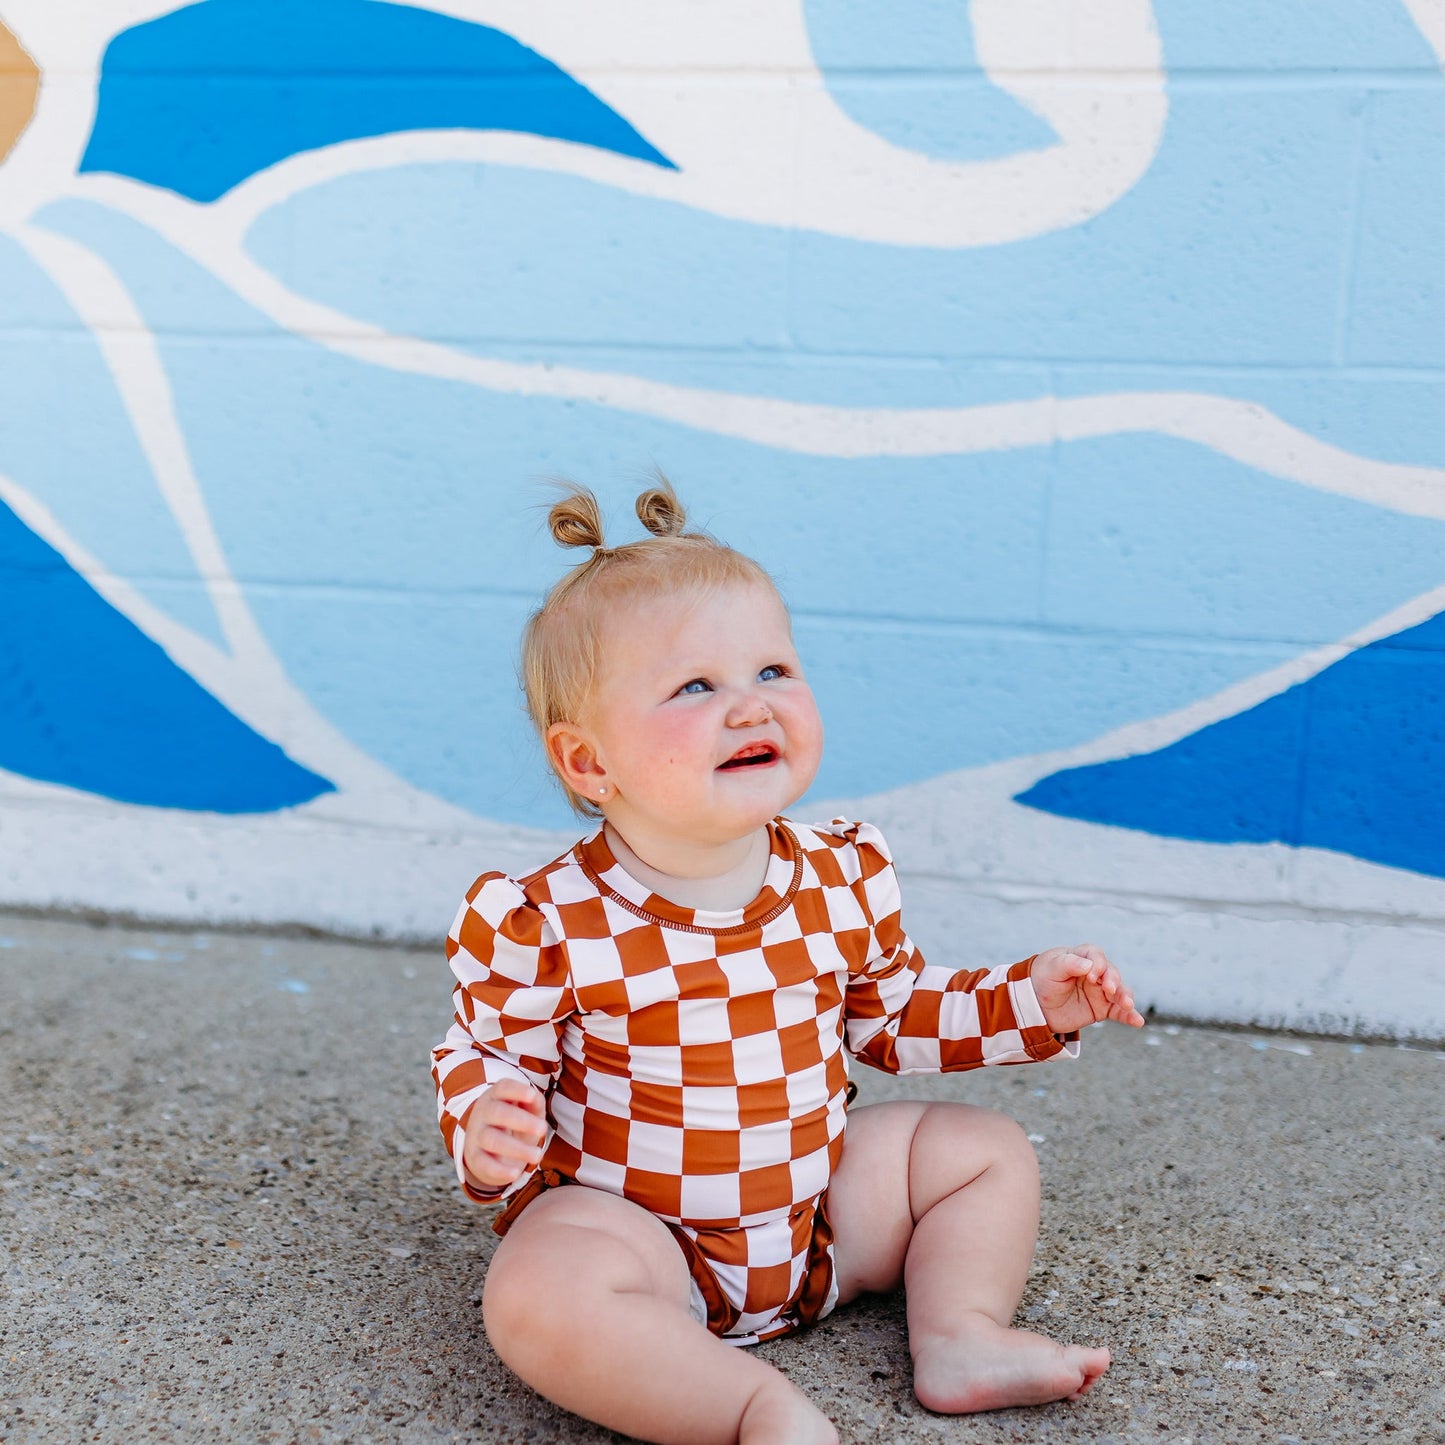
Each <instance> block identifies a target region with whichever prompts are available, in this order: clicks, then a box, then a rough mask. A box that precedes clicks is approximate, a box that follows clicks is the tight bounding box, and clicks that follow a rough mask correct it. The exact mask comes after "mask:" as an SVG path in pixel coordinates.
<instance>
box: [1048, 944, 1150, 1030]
mask: <svg viewBox="0 0 1445 1445" xmlns="http://www.w3.org/2000/svg"><path fill="white" fill-rule="evenodd" d="M1029 977H1030V978H1031V979H1032V981H1033V985H1034V993H1035V995H1036V996H1037V998H1038V1001H1039V1007H1040V1008H1042V1009H1043V1011H1044V1020H1045V1022H1046V1023H1047V1024H1048V1026H1049V1028H1050V1029H1052V1030H1053V1031H1054V1033H1056V1034H1071V1033H1073V1032H1074V1030H1075V1029H1081V1028H1083V1027H1084V1025H1085V1024H1092V1023H1097V1022H1098V1021H1099V1020H1100V1019H1113V1020H1115V1022H1117V1023H1121V1024H1129V1025H1131V1026H1132V1027H1133V1028H1136V1029H1137V1028H1140V1027H1142V1026H1143V1023H1144V1016H1143V1015H1142V1014H1141V1013H1140V1012H1139V1010H1138V1009H1136V1008H1135V1007H1134V995H1133V994H1132V993H1131V992H1130V991H1129V990H1128V989H1127V988H1125V987H1124V983H1123V980H1122V979H1121V978H1120V977H1119V970H1118V969H1117V968H1115V967H1114V965H1113V964H1112V963H1110V962H1109V960H1108V958H1107V957H1106V956H1105V953H1104V950H1103V949H1102V948H1096V947H1095V946H1094V945H1093V944H1092V943H1081V944H1079V945H1078V947H1077V948H1050V949H1046V950H1045V951H1044V952H1043V953H1041V954H1039V955H1038V957H1037V958H1035V959H1034V966H1033V968H1031V969H1030V970H1029Z"/></svg>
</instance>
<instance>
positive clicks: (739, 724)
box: [728, 696, 773, 728]
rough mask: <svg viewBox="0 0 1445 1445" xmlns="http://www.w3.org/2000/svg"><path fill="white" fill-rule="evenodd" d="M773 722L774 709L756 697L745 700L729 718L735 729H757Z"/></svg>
mask: <svg viewBox="0 0 1445 1445" xmlns="http://www.w3.org/2000/svg"><path fill="white" fill-rule="evenodd" d="M772 720H773V713H772V709H771V708H769V706H768V705H767V703H766V702H764V701H763V699H762V698H760V697H756V696H754V697H748V698H743V699H742V700H741V701H740V702H739V703H738V704H737V706H736V707H734V708H733V710H732V712H731V714H730V715H729V717H728V722H729V723H730V724H731V725H732V726H733V727H735V728H745V727H757V726H758V725H759V724H761V723H765V722H771V721H772Z"/></svg>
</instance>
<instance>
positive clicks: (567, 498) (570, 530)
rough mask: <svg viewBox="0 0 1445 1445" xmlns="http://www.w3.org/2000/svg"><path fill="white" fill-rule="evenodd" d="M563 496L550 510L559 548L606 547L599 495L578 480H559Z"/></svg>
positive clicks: (598, 548) (549, 520) (598, 549)
mask: <svg viewBox="0 0 1445 1445" xmlns="http://www.w3.org/2000/svg"><path fill="white" fill-rule="evenodd" d="M558 485H559V486H561V487H563V488H564V492H563V495H562V496H560V497H559V498H558V499H557V500H556V501H555V502H553V503H552V506H551V508H550V509H549V510H548V512H547V526H548V528H549V529H550V530H551V533H552V540H553V541H554V542H556V543H557V545H558V546H559V547H592V548H594V549H595V550H597V551H601V550H602V549H603V546H604V543H603V540H602V537H603V533H602V509H601V508H600V507H599V506H598V505H597V498H596V497H594V496H593V495H592V493H591V492H590V491H589V490H588V489H587V488H586V487H581V486H578V485H577V484H576V483H575V482H559V483H558Z"/></svg>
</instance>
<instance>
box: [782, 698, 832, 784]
mask: <svg viewBox="0 0 1445 1445" xmlns="http://www.w3.org/2000/svg"><path fill="white" fill-rule="evenodd" d="M785 726H786V728H787V731H788V747H789V751H790V752H791V753H792V755H793V763H794V771H795V772H796V773H798V774H799V775H800V781H801V780H802V776H801V775H803V774H804V773H806V782H807V783H811V782H812V781H813V775H814V774H815V773H816V772H817V771H818V764H819V763H821V762H822V760H823V719H822V717H821V716H820V715H819V713H818V707H817V704H816V703H815V702H814V701H813V695H812V693H811V692H810V693H808V694H807V696H806V698H800V699H798V702H797V706H796V707H795V708H792V709H790V710H789V715H788V718H787V720H786V723H785ZM805 786H806V783H805Z"/></svg>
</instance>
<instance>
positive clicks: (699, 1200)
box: [433, 819, 1077, 1343]
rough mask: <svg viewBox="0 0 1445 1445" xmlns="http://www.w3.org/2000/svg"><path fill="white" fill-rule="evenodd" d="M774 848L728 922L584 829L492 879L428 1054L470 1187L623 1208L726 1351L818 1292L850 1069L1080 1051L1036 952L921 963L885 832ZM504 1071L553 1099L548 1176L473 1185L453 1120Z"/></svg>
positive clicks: (811, 835)
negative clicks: (967, 962) (687, 903)
mask: <svg viewBox="0 0 1445 1445" xmlns="http://www.w3.org/2000/svg"><path fill="white" fill-rule="evenodd" d="M770 835H771V856H770V858H769V862H768V868H767V873H766V878H765V881H764V885H763V888H762V891H761V892H760V893H759V895H758V896H757V898H756V899H754V900H753V902H752V903H751V904H750V905H749V906H748V907H747V908H746V909H743V910H739V911H737V912H735V913H708V912H702V911H698V910H692V909H687V908H681V907H679V906H677V905H676V904H673V903H669V902H668V901H667V900H666V899H663V898H660V897H658V896H657V895H656V894H653V893H650V892H649V891H648V890H647V889H646V888H645V887H643V885H641V884H640V883H638V882H636V881H635V880H634V879H633V878H632V877H631V875H630V874H628V873H626V872H625V871H624V870H623V869H622V867H621V866H620V865H619V864H618V862H617V860H616V859H615V858H614V857H613V855H612V853H611V850H610V849H609V848H608V846H607V843H606V841H605V838H604V836H603V834H602V833H601V832H600V831H599V832H598V833H596V834H594V835H593V836H592V837H591V838H588V839H586V840H584V841H583V842H581V843H578V844H577V845H576V847H574V848H573V849H572V850H571V852H569V853H567V854H565V855H564V856H563V857H561V858H558V859H556V860H555V861H554V862H552V863H549V864H548V865H547V866H546V867H545V868H542V869H539V870H538V871H537V872H536V873H533V874H531V875H530V876H528V877H526V878H522V879H518V880H513V879H510V878H507V877H506V876H504V875H502V874H499V873H488V874H484V875H483V876H482V877H481V878H479V879H478V880H477V882H476V883H475V884H474V885H473V887H472V888H471V890H470V892H469V893H468V894H467V898H466V902H465V903H464V904H463V905H462V908H461V910H460V911H459V913H458V914H457V918H456V922H455V923H454V924H453V926H452V930H451V933H450V935H449V937H448V941H447V953H448V957H449V958H450V960H451V966H452V970H453V972H454V973H455V974H456V976H457V980H458V982H457V987H456V990H455V993H454V995H453V998H454V1003H455V1007H456V1017H455V1020H454V1021H453V1024H452V1026H451V1028H450V1030H449V1031H448V1033H447V1036H446V1038H445V1040H444V1041H443V1042H442V1043H441V1044H440V1045H439V1046H438V1047H437V1048H436V1049H435V1050H434V1051H433V1075H434V1077H435V1079H436V1083H437V1099H438V1112H439V1117H440V1121H441V1128H442V1134H443V1136H444V1138H445V1140H446V1144H447V1148H448V1150H449V1151H450V1152H451V1154H452V1156H453V1158H454V1159H455V1160H456V1161H457V1172H458V1177H459V1178H460V1179H461V1181H462V1186H463V1188H464V1189H466V1191H467V1193H468V1194H470V1195H471V1196H472V1197H473V1198H476V1199H480V1200H495V1199H498V1198H504V1197H507V1196H511V1195H515V1194H517V1193H518V1192H519V1191H522V1190H524V1189H525V1190H526V1193H527V1196H528V1197H530V1196H532V1195H533V1194H534V1193H535V1192H536V1191H537V1189H538V1188H540V1187H541V1186H542V1184H543V1182H544V1179H547V1180H550V1179H553V1178H556V1179H559V1180H560V1179H570V1180H575V1181H576V1182H577V1183H579V1184H586V1185H590V1186H592V1187H593V1188H597V1189H605V1190H607V1191H609V1192H610V1193H613V1194H618V1195H621V1196H623V1197H624V1198H626V1199H630V1200H632V1201H634V1202H635V1203H637V1204H639V1205H641V1206H643V1207H644V1208H645V1209H647V1210H649V1211H651V1213H653V1214H655V1215H657V1216H658V1217H659V1218H660V1219H662V1220H663V1221H664V1222H665V1223H667V1224H669V1225H670V1226H672V1227H673V1230H674V1233H675V1234H679V1235H680V1236H682V1237H683V1238H684V1240H685V1241H691V1242H692V1244H693V1245H694V1246H695V1251H696V1253H697V1254H700V1255H701V1256H702V1259H703V1260H705V1262H706V1265H705V1269H704V1268H703V1267H702V1266H701V1265H700V1263H699V1261H697V1260H695V1259H694V1258H693V1254H694V1251H693V1250H689V1249H688V1248H687V1245H686V1243H684V1250H685V1252H686V1253H688V1254H689V1260H690V1263H692V1264H693V1266H694V1269H693V1273H694V1277H695V1278H699V1272H700V1269H702V1270H703V1272H704V1273H709V1274H710V1275H711V1276H712V1279H711V1280H702V1279H700V1278H699V1283H700V1284H701V1285H702V1286H703V1288H702V1293H703V1294H704V1296H710V1295H711V1294H712V1293H715V1292H716V1289H717V1288H720V1289H721V1292H722V1294H723V1295H724V1296H725V1297H726V1301H727V1307H724V1306H723V1305H719V1304H715V1302H713V1301H712V1300H711V1299H709V1305H710V1308H709V1325H710V1327H712V1328H714V1329H715V1330H716V1331H717V1332H718V1333H721V1334H724V1335H725V1336H726V1337H727V1338H729V1339H732V1340H735V1341H737V1342H738V1343H749V1342H751V1341H753V1340H755V1339H763V1338H768V1337H769V1336H770V1335H772V1334H779V1333H783V1332H785V1331H786V1330H788V1329H791V1328H795V1327H796V1325H797V1323H798V1319H799V1317H800V1315H799V1308H798V1306H799V1301H800V1299H801V1297H802V1296H803V1295H806V1294H807V1293H808V1292H809V1289H810V1288H812V1289H814V1291H815V1292H816V1282H815V1284H814V1285H813V1286H811V1287H810V1286H809V1284H808V1280H807V1275H808V1272H809V1269H808V1254H809V1250H810V1248H812V1249H813V1250H814V1252H815V1253H816V1252H817V1236H818V1232H819V1224H818V1219H817V1215H818V1203H819V1200H820V1198H821V1196H822V1195H823V1193H824V1191H825V1190H826V1189H827V1186H828V1181H829V1179H830V1177H831V1176H832V1173H833V1171H834V1169H835V1168H836V1167H837V1165H838V1161H839V1158H840V1156H841V1153H842V1147H843V1131H844V1124H845V1117H846V1111H845V1103H846V1089H847V1077H848V1064H847V1056H848V1055H849V1054H852V1055H853V1056H855V1057H857V1058H859V1059H862V1060H863V1061H864V1062H866V1063H869V1064H872V1065H874V1066H876V1067H878V1068H880V1069H884V1070H886V1071H887V1072H889V1073H894V1074H907V1073H917V1072H922V1071H930V1072H932V1071H938V1070H959V1069H970V1068H975V1067H977V1066H979V1065H982V1064H1014V1063H1026V1062H1030V1061H1034V1060H1043V1059H1047V1058H1052V1057H1054V1056H1056V1055H1058V1054H1060V1053H1066V1052H1067V1053H1069V1054H1073V1053H1076V1052H1077V1045H1076V1044H1073V1043H1068V1044H1066V1043H1065V1042H1063V1041H1061V1040H1059V1039H1058V1038H1056V1037H1055V1036H1054V1034H1052V1033H1051V1032H1050V1030H1049V1028H1048V1025H1047V1024H1046V1023H1045V1021H1044V1017H1043V1013H1042V1011H1041V1009H1040V1008H1039V1004H1038V1001H1037V999H1036V998H1035V996H1034V991H1033V985H1032V984H1031V982H1030V981H1029V966H1030V964H1031V963H1032V960H1031V959H1030V960H1025V961H1024V962H1023V963H1017V964H1013V965H1011V966H1007V967H1002V968H995V969H988V970H985V969H979V970H976V971H973V972H957V971H955V970H953V969H949V968H943V967H938V966H935V965H930V964H926V963H925V962H924V960H923V958H922V957H921V955H920V954H919V952H918V950H917V948H916V947H914V945H913V944H912V943H911V942H910V941H909V939H908V936H907V935H906V934H905V933H904V931H903V927H902V923H901V919H900V914H899V896H898V881H897V877H896V875H895V873H894V870H893V864H892V860H891V858H890V856H889V853H888V850H887V846H886V845H885V843H884V841H883V838H882V836H881V834H880V833H879V832H878V831H877V829H875V828H873V827H871V826H869V825H868V824H866V823H858V824H853V823H847V822H844V821H843V820H841V819H839V820H836V821H835V822H834V823H833V824H831V825H830V826H828V827H808V826H804V825H801V824H797V823H793V822H789V821H785V820H783V819H777V820H775V821H774V822H773V824H771V825H770ZM504 1078H513V1079H523V1080H526V1081H527V1082H528V1083H531V1084H533V1085H535V1086H536V1087H537V1088H538V1089H540V1090H541V1091H543V1092H544V1093H545V1094H546V1095H547V1099H548V1118H549V1122H550V1124H551V1133H550V1136H549V1138H548V1140H547V1144H546V1148H545V1151H544V1154H543V1159H542V1163H541V1166H540V1168H541V1171H542V1176H543V1177H539V1178H536V1179H531V1180H529V1179H528V1178H527V1177H526V1176H524V1177H523V1178H521V1179H519V1180H517V1181H516V1182H515V1183H514V1184H512V1185H511V1186H510V1187H509V1188H507V1189H506V1190H501V1191H497V1192H496V1193H494V1194H486V1193H484V1192H482V1191H479V1190H477V1189H475V1188H473V1187H472V1186H471V1185H470V1184H469V1183H468V1181H467V1180H466V1178H465V1175H464V1172H463V1170H462V1168H461V1138H462V1135H461V1125H462V1121H463V1119H464V1117H465V1115H466V1112H467V1110H468V1109H469V1108H470V1107H471V1105H472V1104H473V1103H474V1102H475V1101H476V1099H477V1098H478V1097H479V1096H480V1095H481V1093H482V1092H483V1091H484V1090H485V1089H486V1088H487V1087H489V1086H490V1085H491V1084H493V1083H495V1082H497V1081H498V1080H499V1079H504ZM523 1203H524V1201H523V1200H516V1201H515V1206H516V1207H521V1206H522V1205H523ZM514 1212H515V1208H514V1209H513V1210H509V1211H508V1212H507V1213H506V1214H504V1215H503V1217H502V1219H501V1220H500V1221H499V1226H500V1227H501V1228H505V1227H506V1225H507V1224H508V1223H509V1222H510V1217H511V1216H512V1214H513V1213H514ZM834 1293H836V1291H835V1292H834ZM830 1306H831V1300H829V1301H826V1302H823V1303H822V1304H821V1305H820V1306H819V1307H820V1308H821V1310H822V1312H826V1308H827V1307H830ZM815 1313H816V1311H815Z"/></svg>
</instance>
